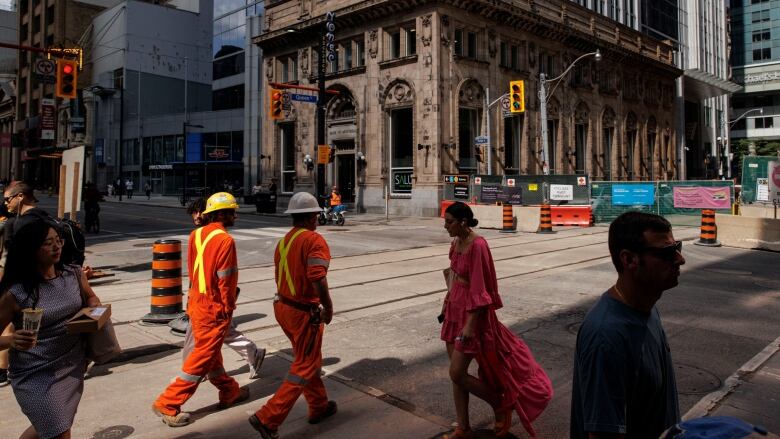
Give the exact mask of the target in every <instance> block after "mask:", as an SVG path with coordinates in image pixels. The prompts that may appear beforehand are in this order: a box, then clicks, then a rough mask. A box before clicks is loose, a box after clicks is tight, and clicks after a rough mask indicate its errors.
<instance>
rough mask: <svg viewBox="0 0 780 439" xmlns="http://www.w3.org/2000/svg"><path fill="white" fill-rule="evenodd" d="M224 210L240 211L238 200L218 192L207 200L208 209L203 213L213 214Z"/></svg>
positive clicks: (225, 193)
mask: <svg viewBox="0 0 780 439" xmlns="http://www.w3.org/2000/svg"><path fill="white" fill-rule="evenodd" d="M223 209H233V210H236V209H238V203H237V202H236V198H235V197H234V196H232V195H230V194H229V193H227V192H217V193H216V194H214V195H212V196H210V197H209V199H208V200H206V209H205V210H204V211H203V213H204V214H205V213H211V212H215V211H217V210H223Z"/></svg>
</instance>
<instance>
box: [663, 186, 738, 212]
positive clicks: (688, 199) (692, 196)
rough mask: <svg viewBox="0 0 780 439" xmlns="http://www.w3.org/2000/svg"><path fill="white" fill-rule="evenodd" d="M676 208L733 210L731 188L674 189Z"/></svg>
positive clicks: (684, 187)
mask: <svg viewBox="0 0 780 439" xmlns="http://www.w3.org/2000/svg"><path fill="white" fill-rule="evenodd" d="M674 207H681V208H691V209H731V188H730V187H729V186H721V187H702V186H677V187H675V188H674Z"/></svg>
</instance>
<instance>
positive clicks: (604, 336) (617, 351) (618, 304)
mask: <svg viewBox="0 0 780 439" xmlns="http://www.w3.org/2000/svg"><path fill="white" fill-rule="evenodd" d="M608 242H609V254H610V256H611V257H612V263H613V264H614V266H615V269H616V270H617V273H618V277H617V281H616V282H615V285H613V286H612V287H611V288H609V289H608V290H607V291H606V292H605V293H604V294H603V295H602V296H601V298H600V299H599V300H598V302H596V304H595V305H594V306H593V308H591V310H590V311H589V312H588V314H587V315H586V316H585V320H584V321H583V322H582V326H581V327H580V330H579V331H578V333H577V344H576V348H575V353H574V381H573V382H572V401H571V427H570V428H571V438H572V439H597V438H607V437H609V438H613V437H619V438H623V437H625V438H648V439H650V438H653V439H655V438H657V437H658V436H659V435H660V434H661V433H662V432H663V431H664V430H666V429H667V428H669V427H671V426H673V425H674V424H676V423H677V422H679V420H680V408H679V404H678V401H677V387H676V384H675V377H674V365H673V364H672V357H671V354H670V351H669V344H668V343H667V341H666V333H665V332H664V328H663V326H662V325H661V317H660V315H659V314H658V309H657V308H656V307H655V304H656V302H658V300H659V299H660V298H661V295H662V294H663V292H664V291H666V290H669V289H671V288H674V287H675V286H677V279H678V277H679V276H680V266H681V265H683V264H685V258H683V256H682V253H681V250H682V242H680V241H675V240H674V235H672V226H671V225H670V224H669V222H668V221H667V220H666V219H664V218H663V217H660V216H658V215H653V214H649V213H643V212H627V213H624V214H622V215H620V216H619V217H617V218H616V219H615V221H613V222H612V224H611V225H610V226H609V236H608Z"/></svg>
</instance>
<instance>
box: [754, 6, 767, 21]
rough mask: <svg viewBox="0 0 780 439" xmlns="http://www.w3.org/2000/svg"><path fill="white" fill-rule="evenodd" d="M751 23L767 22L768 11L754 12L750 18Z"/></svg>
mask: <svg viewBox="0 0 780 439" xmlns="http://www.w3.org/2000/svg"><path fill="white" fill-rule="evenodd" d="M750 18H751V21H752V22H753V23H763V22H765V21H769V9H766V10H763V11H755V12H753V13H752V14H751V16H750Z"/></svg>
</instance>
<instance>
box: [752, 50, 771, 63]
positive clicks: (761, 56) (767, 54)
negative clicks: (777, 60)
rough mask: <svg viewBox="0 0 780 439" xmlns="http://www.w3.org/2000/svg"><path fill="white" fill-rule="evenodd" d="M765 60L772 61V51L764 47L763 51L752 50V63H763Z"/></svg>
mask: <svg viewBox="0 0 780 439" xmlns="http://www.w3.org/2000/svg"><path fill="white" fill-rule="evenodd" d="M765 59H772V49H771V48H769V47H765V48H763V49H755V50H753V61H763V60H765Z"/></svg>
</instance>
